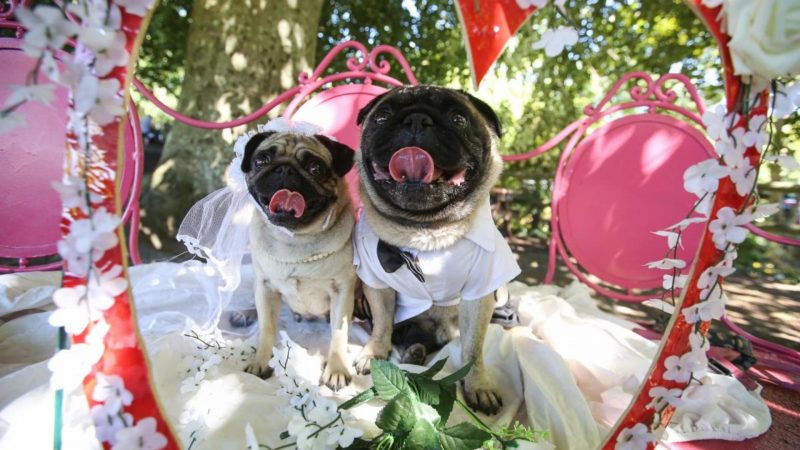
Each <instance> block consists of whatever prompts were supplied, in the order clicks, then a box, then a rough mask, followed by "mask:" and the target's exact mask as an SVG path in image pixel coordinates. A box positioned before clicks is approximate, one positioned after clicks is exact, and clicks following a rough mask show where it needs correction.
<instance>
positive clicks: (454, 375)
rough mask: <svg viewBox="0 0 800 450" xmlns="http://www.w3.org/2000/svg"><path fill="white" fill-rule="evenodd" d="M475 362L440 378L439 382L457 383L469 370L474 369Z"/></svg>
mask: <svg viewBox="0 0 800 450" xmlns="http://www.w3.org/2000/svg"><path fill="white" fill-rule="evenodd" d="M473 364H474V362H473V361H470V362H469V363H467V364H465V365H464V367H462V368H460V369H458V370H456V371H455V372H453V373H451V374H450V375H448V376H446V377H444V378H442V379H441V380H438V381H439V383H448V384H449V383H455V382H456V381H460V380H461V379H462V378H464V377H465V376H467V374H468V373H469V371H470V370H471V369H472V365H473Z"/></svg>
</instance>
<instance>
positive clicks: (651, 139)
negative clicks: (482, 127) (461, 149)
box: [509, 72, 714, 301]
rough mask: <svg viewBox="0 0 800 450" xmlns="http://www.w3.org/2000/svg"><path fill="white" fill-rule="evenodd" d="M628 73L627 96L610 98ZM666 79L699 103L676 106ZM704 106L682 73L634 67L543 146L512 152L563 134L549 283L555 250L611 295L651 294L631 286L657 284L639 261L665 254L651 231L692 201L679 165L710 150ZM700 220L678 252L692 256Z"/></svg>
mask: <svg viewBox="0 0 800 450" xmlns="http://www.w3.org/2000/svg"><path fill="white" fill-rule="evenodd" d="M631 81H633V82H634V84H635V86H634V87H633V88H632V89H630V91H629V95H630V100H629V101H625V102H620V103H612V102H611V100H612V99H614V98H615V96H616V95H617V94H619V93H620V92H621V88H622V87H623V86H624V84H625V83H628V82H631ZM637 82H638V84H636V83H637ZM642 82H644V84H645V85H646V86H645V87H644V88H643V87H642V86H641V83H642ZM667 82H669V83H675V84H677V85H681V87H682V88H683V90H684V91H685V92H686V94H688V97H689V98H688V100H690V103H693V104H694V107H695V111H696V112H693V111H690V110H689V109H687V108H685V107H683V106H678V103H677V102H676V100H677V93H676V91H675V90H673V89H672V88H666V87H665V84H666V83H667ZM673 87H675V86H673ZM667 111H670V113H667ZM703 111H704V106H703V103H702V101H701V100H700V98H699V96H698V95H697V92H696V90H695V89H694V87H693V86H692V85H691V83H690V82H689V80H688V79H687V78H686V77H684V76H682V75H678V74H668V75H665V76H663V77H661V78H659V79H658V80H653V79H652V78H651V77H650V76H649V75H647V74H644V73H641V72H635V73H631V74H628V75H626V76H624V77H623V78H621V79H620V80H619V81H618V82H617V83H616V84H615V85H614V87H612V89H611V90H610V91H609V92H608V94H606V96H605V98H604V99H603V100H602V101H601V102H600V103H598V105H597V106H589V107H587V108H586V109H585V113H586V116H585V117H584V118H581V119H579V120H577V121H575V122H573V124H571V125H570V126H569V127H567V130H565V131H566V132H562V133H559V135H558V136H556V138H554V139H553V140H551V141H550V142H548V143H546V144H545V145H544V146H542V148H539V149H534V150H533V151H531V152H529V153H527V154H525V155H521V156H516V157H513V158H509V159H512V160H520V159H525V158H526V157H532V156H535V155H538V154H540V153H542V152H543V151H546V150H548V149H550V148H553V147H555V146H556V145H558V144H559V143H560V142H563V141H564V140H566V145H565V147H564V151H563V152H562V154H561V158H560V161H559V164H558V168H557V171H556V177H555V182H554V186H553V194H552V205H551V206H552V220H551V230H552V236H551V242H550V266H549V268H548V269H549V270H548V274H547V278H546V280H545V281H546V282H550V281H552V278H553V275H554V273H555V271H554V268H555V263H556V254H559V255H560V256H561V259H562V260H563V261H564V263H565V265H566V266H567V267H568V268H569V270H570V271H572V272H573V273H574V274H575V275H576V276H577V277H578V278H580V279H581V280H582V281H583V282H585V283H587V284H589V285H590V286H591V287H593V288H594V289H596V290H598V291H599V292H601V293H603V294H604V295H608V296H610V297H614V298H618V299H622V300H631V301H641V300H645V299H647V298H649V296H647V295H643V294H640V293H638V292H637V290H648V289H656V288H658V287H660V286H661V284H662V275H663V273H662V272H661V271H656V270H651V269H648V268H647V267H646V266H645V264H646V263H648V262H651V261H657V260H660V259H662V258H664V257H665V256H666V255H667V250H668V249H667V245H666V240H665V239H664V238H663V237H661V236H658V235H655V234H653V233H654V232H655V231H658V230H663V229H665V228H667V227H668V226H670V225H673V224H675V223H676V222H678V221H679V220H681V219H682V218H684V217H685V216H686V214H687V212H689V211H690V210H691V209H692V206H693V205H694V203H695V202H696V201H697V198H696V197H695V196H694V195H692V194H689V193H688V192H686V191H684V189H683V173H684V171H685V170H686V168H688V167H689V166H691V165H693V164H696V163H698V162H700V161H702V160H705V159H708V158H709V157H710V156H714V148H713V146H712V144H711V142H710V141H709V139H707V138H706V137H705V134H704V131H703V128H702V122H701V119H700V116H701V115H702V113H703ZM700 228H701V227H690V228H688V229H687V230H686V231H685V232H684V234H683V235H682V237H681V239H682V247H681V248H680V249H679V252H680V253H679V256H680V257H682V258H683V259H687V260H691V259H693V257H694V254H695V251H696V249H697V246H698V244H699V239H700V234H701V231H702V230H701V229H700Z"/></svg>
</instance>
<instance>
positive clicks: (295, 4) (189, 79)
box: [141, 0, 322, 250]
mask: <svg viewBox="0 0 800 450" xmlns="http://www.w3.org/2000/svg"><path fill="white" fill-rule="evenodd" d="M321 10H322V0H277V1H276V0H252V1H242V0H195V1H194V4H193V8H192V25H191V29H190V30H189V39H188V43H187V49H186V64H185V73H186V76H185V78H184V80H183V85H182V88H181V96H180V100H179V102H178V108H177V109H178V111H180V112H182V113H183V114H185V115H188V116H190V117H195V118H198V119H202V120H208V121H223V120H230V119H232V118H236V117H240V116H242V115H245V114H247V113H250V112H252V111H254V110H256V109H257V108H258V107H260V106H261V105H263V104H264V103H266V102H267V101H269V100H270V99H272V98H274V97H275V96H276V95H277V94H280V93H281V92H283V91H285V90H286V89H287V88H290V87H292V86H294V84H295V83H296V82H297V81H296V80H297V75H298V73H299V72H300V71H302V70H309V69H310V68H311V67H313V64H314V54H315V53H314V52H315V49H316V44H317V29H318V26H319V18H320V12H321ZM276 112H277V111H276ZM272 115H273V116H274V115H275V114H272ZM264 121H266V120H264ZM261 122H263V121H259V123H261ZM254 125H255V124H251V126H250V127H249V128H252V127H253V126H254ZM243 130H244V128H240V129H238V130H234V131H231V130H208V131H206V130H201V129H197V128H192V127H190V126H188V125H185V124H182V123H180V122H177V121H176V122H174V125H173V128H172V130H171V132H170V133H169V136H168V138H167V141H166V144H165V146H164V152H163V154H162V155H161V160H160V162H159V166H158V168H157V169H156V170H155V172H154V173H153V175H152V177H151V178H150V180H149V183H147V184H146V185H145V186H144V189H145V191H144V194H143V196H142V202H141V203H142V215H143V219H142V221H143V224H144V227H143V232H144V233H145V235H147V237H148V238H149V240H150V243H151V244H152V245H153V246H154V247H155V249H156V250H163V249H165V247H166V248H168V249H175V248H179V247H176V246H173V244H175V240H174V237H175V234H176V232H177V229H178V226H179V225H180V222H181V220H182V218H183V216H184V215H185V214H186V212H187V211H188V210H189V208H190V207H191V205H192V204H193V203H194V202H195V201H197V200H199V199H200V198H202V197H203V196H205V195H206V194H208V193H209V192H212V191H214V190H216V189H219V188H220V187H222V186H223V174H224V171H225V168H226V167H227V166H228V164H229V163H230V160H231V158H232V157H233V151H232V147H231V142H232V141H233V138H234V136H235V135H237V134H238V132H242V131H243Z"/></svg>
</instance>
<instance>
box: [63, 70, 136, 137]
mask: <svg viewBox="0 0 800 450" xmlns="http://www.w3.org/2000/svg"><path fill="white" fill-rule="evenodd" d="M119 89H120V84H119V81H118V80H117V79H116V78H111V79H108V80H100V79H98V78H97V77H94V76H92V75H89V74H87V75H85V76H84V77H83V78H81V80H80V82H79V83H78V86H77V88H76V89H75V110H76V111H78V112H79V113H81V114H88V115H89V117H91V118H92V119H94V121H95V122H97V123H98V124H99V125H101V126H103V125H108V124H109V123H111V122H113V121H114V118H115V117H118V116H121V115H122V114H123V113H124V112H125V111H124V109H123V107H122V97H121V96H120V95H119Z"/></svg>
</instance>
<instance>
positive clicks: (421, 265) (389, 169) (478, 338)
mask: <svg viewBox="0 0 800 450" xmlns="http://www.w3.org/2000/svg"><path fill="white" fill-rule="evenodd" d="M357 121H358V123H359V124H360V125H362V132H361V152H360V153H358V154H357V155H356V166H357V168H358V172H359V175H360V196H361V200H362V203H363V213H362V217H361V220H360V221H359V223H358V225H357V226H356V232H355V235H354V243H355V249H356V256H355V260H354V263H355V265H356V267H357V269H356V270H357V273H358V275H359V278H360V279H361V281H362V283H363V289H364V295H365V296H366V299H367V302H368V305H369V308H370V314H371V316H372V322H373V327H372V333H371V337H370V339H369V340H368V342H367V344H366V345H365V347H364V349H363V351H362V352H361V354H360V355H359V357H358V358H357V359H356V362H355V364H356V370H357V371H358V372H359V373H366V372H368V371H369V366H370V360H371V359H372V358H387V357H388V354H389V352H390V350H391V341H392V334H393V333H392V331H393V329H394V328H395V327H394V323H397V324H398V327H397V328H398V329H403V333H405V334H407V335H411V336H413V335H417V336H418V335H420V333H422V334H431V333H432V334H433V337H434V340H435V342H436V344H437V346H438V347H441V346H443V345H444V344H445V343H446V342H448V341H450V340H451V339H453V338H454V337H456V336H459V335H460V339H461V356H462V363H463V364H466V363H468V362H470V361H472V362H474V366H473V368H472V370H471V371H470V373H469V374H468V375H467V377H466V378H465V380H464V383H463V387H464V394H465V395H464V397H465V399H466V401H467V403H468V404H469V405H470V406H471V407H472V408H474V409H476V410H479V411H482V412H486V413H491V414H493V413H496V412H497V411H498V410H499V409H500V407H501V406H502V399H501V398H500V396H499V395H498V393H497V391H496V390H495V387H494V385H493V383H492V380H491V379H489V376H488V375H487V373H486V368H485V366H484V362H483V341H484V337H485V333H486V330H487V327H488V325H489V321H490V319H491V317H492V313H493V310H494V307H495V291H496V290H497V289H500V288H502V287H503V286H505V284H506V283H508V282H509V281H510V280H512V279H513V278H515V277H516V276H517V275H518V274H519V273H520V268H519V265H518V264H517V262H516V259H515V258H514V255H513V253H512V252H511V249H510V248H509V246H508V244H507V243H506V241H505V239H504V238H503V237H502V235H501V234H500V232H499V231H498V230H497V227H496V226H495V224H494V222H493V220H492V217H491V212H490V206H489V193H490V190H491V188H492V186H494V185H495V183H496V182H497V181H498V179H499V176H500V172H501V169H502V160H501V158H500V154H499V152H498V150H497V140H498V137H499V136H500V134H501V128H500V123H499V120H498V118H497V115H496V114H495V113H494V111H493V110H492V108H491V107H490V106H489V105H487V104H486V103H484V102H483V101H481V100H479V99H477V98H475V97H473V96H472V95H469V94H467V93H465V92H463V91H457V90H452V89H447V88H442V87H434V86H414V87H399V88H395V89H392V90H390V91H388V92H386V93H384V94H383V95H381V96H378V97H376V98H375V99H373V100H372V101H371V102H370V103H369V104H367V105H366V106H365V107H364V108H363V109H362V110H361V111H360V113H359V115H358V119H357ZM423 340H424V339H423ZM414 350H420V349H419V348H418V347H417V348H416V349H414Z"/></svg>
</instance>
